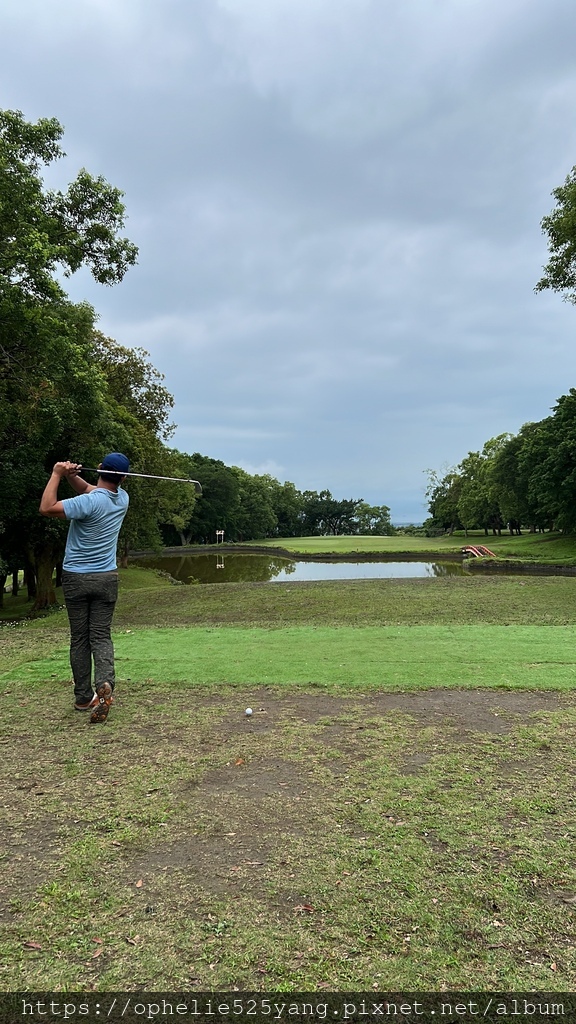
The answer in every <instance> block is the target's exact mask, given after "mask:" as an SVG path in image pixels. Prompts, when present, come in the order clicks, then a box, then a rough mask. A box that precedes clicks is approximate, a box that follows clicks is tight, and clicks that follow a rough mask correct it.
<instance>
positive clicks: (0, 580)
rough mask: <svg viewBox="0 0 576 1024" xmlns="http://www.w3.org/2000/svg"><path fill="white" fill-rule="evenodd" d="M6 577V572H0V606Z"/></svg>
mask: <svg viewBox="0 0 576 1024" xmlns="http://www.w3.org/2000/svg"><path fill="white" fill-rule="evenodd" d="M7 579H8V573H5V572H0V608H3V607H4V586H5V583H6V580H7Z"/></svg>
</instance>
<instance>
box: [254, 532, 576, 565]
mask: <svg viewBox="0 0 576 1024" xmlns="http://www.w3.org/2000/svg"><path fill="white" fill-rule="evenodd" d="M252 543H253V544H254V545H258V546H259V547H262V546H267V547H273V548H283V549H284V550H286V551H291V552H301V553H302V554H306V555H318V554H329V553H332V554H336V555H343V554H354V553H355V552H358V553H366V552H378V553H381V554H390V555H393V554H398V553H400V552H402V553H405V554H413V555H418V554H419V553H421V552H434V553H436V554H439V555H441V554H442V553H444V554H454V553H458V552H460V550H461V548H462V547H464V546H465V545H466V544H484V545H485V546H486V547H487V548H489V549H490V550H491V551H493V552H494V554H495V555H497V557H498V558H513V559H520V560H522V561H535V562H547V563H550V564H563V565H576V537H566V536H563V535H561V534H558V533H525V534H523V535H522V536H521V537H511V536H510V534H508V533H503V534H502V536H501V537H493V536H488V537H486V536H485V535H484V531H483V530H470V531H469V532H468V536H467V537H466V536H465V535H464V533H463V532H462V531H460V532H458V533H455V534H453V535H452V536H451V537H447V536H446V537H405V536H403V535H402V534H398V535H396V536H394V537H279V538H276V539H275V540H266V541H253V542H252Z"/></svg>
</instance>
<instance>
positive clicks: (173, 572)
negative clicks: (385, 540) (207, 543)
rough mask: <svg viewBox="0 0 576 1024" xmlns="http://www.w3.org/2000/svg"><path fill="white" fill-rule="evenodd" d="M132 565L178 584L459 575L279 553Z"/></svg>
mask: <svg viewBox="0 0 576 1024" xmlns="http://www.w3.org/2000/svg"><path fill="white" fill-rule="evenodd" d="M136 564H140V565H145V566H148V567H149V568H153V569H160V570H162V571H163V572H167V573H169V574H170V576H173V577H174V579H177V580H180V582H181V583H270V582H275V583H283V582H286V581H288V580H292V581H295V580H297V581H301V580H354V579H355V580H357V579H398V578H405V577H421V578H425V577H427V576H462V575H463V572H464V570H463V568H462V564H461V562H417V561H414V562H412V561H402V562H390V561H371V562H369V561H362V562H342V561H338V562H330V561H326V562H317V561H314V562H304V561H299V560H297V559H290V558H281V557H280V556H279V555H261V554H257V555H256V554H255V555H246V554H242V555H239V554H238V555H236V554H223V553H222V554H221V553H217V554H214V553H213V552H211V553H210V554H202V555H163V556H162V557H157V558H156V557H146V558H141V559H139V560H138V562H137V563H136Z"/></svg>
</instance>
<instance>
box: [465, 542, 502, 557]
mask: <svg viewBox="0 0 576 1024" xmlns="http://www.w3.org/2000/svg"><path fill="white" fill-rule="evenodd" d="M462 554H463V555H474V557H475V558H486V557H490V558H496V555H495V554H494V552H493V551H490V548H487V547H484V544H468V545H467V546H466V547H465V548H462Z"/></svg>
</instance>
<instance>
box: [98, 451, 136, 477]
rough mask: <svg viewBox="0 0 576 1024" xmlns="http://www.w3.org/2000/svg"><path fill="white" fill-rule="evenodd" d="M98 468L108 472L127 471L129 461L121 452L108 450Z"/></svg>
mask: <svg viewBox="0 0 576 1024" xmlns="http://www.w3.org/2000/svg"><path fill="white" fill-rule="evenodd" d="M100 468H101V469H103V470H105V471H107V472H108V473H127V472H128V470H129V469H130V462H129V460H128V459H127V458H126V456H125V455H122V453H121V452H110V454H109V455H105V456H104V458H103V459H102V465H101V467H100Z"/></svg>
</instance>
